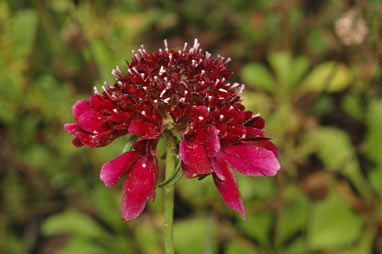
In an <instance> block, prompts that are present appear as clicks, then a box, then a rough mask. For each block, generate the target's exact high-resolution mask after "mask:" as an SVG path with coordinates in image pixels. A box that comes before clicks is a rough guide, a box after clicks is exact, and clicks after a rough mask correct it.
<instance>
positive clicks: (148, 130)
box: [129, 119, 158, 137]
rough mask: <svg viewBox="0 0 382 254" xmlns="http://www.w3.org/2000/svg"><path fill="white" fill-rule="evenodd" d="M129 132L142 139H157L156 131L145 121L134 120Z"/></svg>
mask: <svg viewBox="0 0 382 254" xmlns="http://www.w3.org/2000/svg"><path fill="white" fill-rule="evenodd" d="M129 132H130V133H132V134H134V135H138V136H144V137H157V136H158V131H157V128H155V126H154V125H153V124H151V123H149V122H147V121H142V120H139V119H138V120H135V121H133V122H132V123H131V124H130V126H129Z"/></svg>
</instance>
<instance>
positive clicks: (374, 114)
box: [365, 99, 382, 166]
mask: <svg viewBox="0 0 382 254" xmlns="http://www.w3.org/2000/svg"><path fill="white" fill-rule="evenodd" d="M366 123H367V127H368V130H367V135H366V140H365V145H366V156H367V157H368V158H369V159H370V160H372V161H374V162H375V163H377V164H378V165H380V166H382V159H381V155H382V131H381V130H382V99H378V100H374V101H371V102H370V104H369V108H368V111H367V116H366Z"/></svg>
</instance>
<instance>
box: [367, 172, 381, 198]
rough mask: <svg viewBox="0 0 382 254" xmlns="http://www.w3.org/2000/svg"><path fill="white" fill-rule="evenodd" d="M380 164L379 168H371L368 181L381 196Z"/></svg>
mask: <svg viewBox="0 0 382 254" xmlns="http://www.w3.org/2000/svg"><path fill="white" fill-rule="evenodd" d="M381 179H382V166H381V167H379V168H375V169H373V170H372V171H371V172H370V174H369V181H370V184H371V186H372V187H373V188H374V190H375V191H376V193H379V195H380V196H381V198H382V184H381Z"/></svg>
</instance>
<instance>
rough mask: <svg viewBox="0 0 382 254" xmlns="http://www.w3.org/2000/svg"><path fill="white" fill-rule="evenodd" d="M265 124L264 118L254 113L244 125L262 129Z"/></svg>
mask: <svg viewBox="0 0 382 254" xmlns="http://www.w3.org/2000/svg"><path fill="white" fill-rule="evenodd" d="M264 125H265V120H264V119H263V118H262V117H261V116H260V115H256V116H254V117H253V118H252V119H251V120H249V121H248V122H247V123H246V124H245V126H248V127H253V128H257V129H263V128H264Z"/></svg>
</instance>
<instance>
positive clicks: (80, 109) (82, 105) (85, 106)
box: [72, 101, 90, 117]
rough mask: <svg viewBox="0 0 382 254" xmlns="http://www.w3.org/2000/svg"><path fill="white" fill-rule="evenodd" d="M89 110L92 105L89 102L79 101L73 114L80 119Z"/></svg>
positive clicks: (73, 108)
mask: <svg viewBox="0 0 382 254" xmlns="http://www.w3.org/2000/svg"><path fill="white" fill-rule="evenodd" d="M88 110H90V103H89V102H88V101H77V102H76V103H75V104H74V105H73V107H72V113H73V115H74V116H75V117H79V116H80V115H82V113H84V112H85V111H88Z"/></svg>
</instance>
